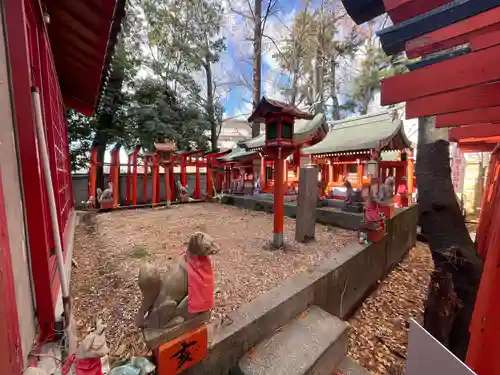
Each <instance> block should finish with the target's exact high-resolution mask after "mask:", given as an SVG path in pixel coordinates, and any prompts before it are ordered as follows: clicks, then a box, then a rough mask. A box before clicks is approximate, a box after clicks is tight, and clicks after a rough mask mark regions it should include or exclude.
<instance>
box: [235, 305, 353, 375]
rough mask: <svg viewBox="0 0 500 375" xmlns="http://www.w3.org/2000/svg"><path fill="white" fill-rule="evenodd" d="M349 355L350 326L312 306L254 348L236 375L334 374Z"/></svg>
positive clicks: (236, 371)
mask: <svg viewBox="0 0 500 375" xmlns="http://www.w3.org/2000/svg"><path fill="white" fill-rule="evenodd" d="M346 352H347V325H346V323H344V322H343V321H342V320H340V319H338V318H336V317H334V316H333V315H330V314H328V313H327V312H326V311H324V310H322V309H321V308H319V307H317V306H311V307H310V308H309V309H307V310H306V311H305V312H304V313H302V314H300V315H299V316H298V317H297V318H295V319H294V320H292V321H291V322H290V323H289V324H287V325H286V326H285V327H283V328H282V329H280V330H278V332H277V333H275V334H274V335H273V336H272V337H271V338H269V339H268V340H264V341H263V342H262V343H260V344H259V345H257V346H256V347H255V348H253V349H251V350H250V352H249V353H247V354H246V355H245V356H244V357H243V358H242V359H241V360H240V361H239V363H238V366H237V368H236V369H234V370H233V371H232V372H231V374H234V375H304V374H315V375H323V374H324V375H331V374H332V371H333V369H335V368H336V367H337V366H338V365H339V364H340V363H341V362H342V360H343V359H344V357H345V355H346Z"/></svg>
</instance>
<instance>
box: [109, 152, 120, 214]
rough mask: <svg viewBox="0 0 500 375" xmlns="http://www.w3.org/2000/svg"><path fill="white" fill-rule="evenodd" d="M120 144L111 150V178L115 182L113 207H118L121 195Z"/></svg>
mask: <svg viewBox="0 0 500 375" xmlns="http://www.w3.org/2000/svg"><path fill="white" fill-rule="evenodd" d="M120 147H121V146H120V145H119V144H117V145H116V146H115V147H114V149H113V151H112V152H111V168H110V173H109V179H110V181H111V182H112V183H113V207H118V203H119V197H120V185H119V179H120Z"/></svg>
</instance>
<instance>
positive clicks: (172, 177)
mask: <svg viewBox="0 0 500 375" xmlns="http://www.w3.org/2000/svg"><path fill="white" fill-rule="evenodd" d="M168 174H169V175H170V198H172V200H174V198H175V174H174V166H173V165H170V167H169V170H168Z"/></svg>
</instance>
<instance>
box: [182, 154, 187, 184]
mask: <svg viewBox="0 0 500 375" xmlns="http://www.w3.org/2000/svg"><path fill="white" fill-rule="evenodd" d="M186 169H187V161H186V156H185V155H182V156H181V184H182V186H184V187H185V188H187V175H186V174H187V171H186Z"/></svg>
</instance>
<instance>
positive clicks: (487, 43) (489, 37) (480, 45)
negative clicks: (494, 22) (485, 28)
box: [470, 30, 500, 51]
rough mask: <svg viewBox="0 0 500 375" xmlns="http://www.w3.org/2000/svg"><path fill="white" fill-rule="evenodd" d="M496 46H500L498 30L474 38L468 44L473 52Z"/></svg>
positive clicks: (499, 32)
mask: <svg viewBox="0 0 500 375" xmlns="http://www.w3.org/2000/svg"><path fill="white" fill-rule="evenodd" d="M498 44H500V30H499V31H492V32H490V33H487V34H483V35H479V36H476V37H475V38H473V39H472V40H471V42H470V46H471V48H472V50H473V51H480V50H482V49H485V48H489V47H493V46H496V45H498Z"/></svg>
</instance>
